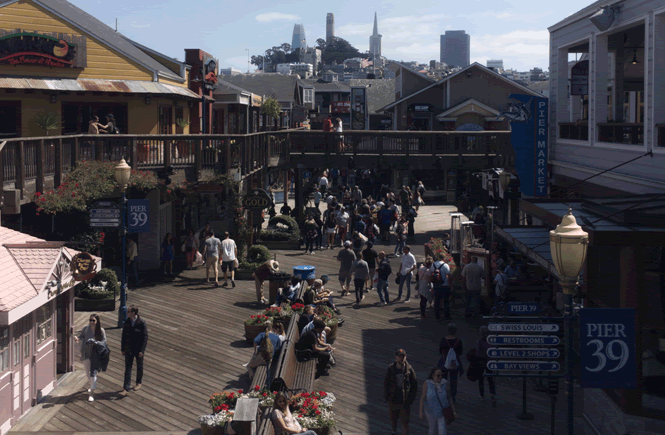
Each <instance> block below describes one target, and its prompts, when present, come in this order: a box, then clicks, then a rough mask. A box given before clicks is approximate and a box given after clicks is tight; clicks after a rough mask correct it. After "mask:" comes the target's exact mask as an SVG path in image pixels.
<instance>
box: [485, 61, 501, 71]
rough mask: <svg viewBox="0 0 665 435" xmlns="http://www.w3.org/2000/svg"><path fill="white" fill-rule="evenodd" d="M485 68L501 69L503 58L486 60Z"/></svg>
mask: <svg viewBox="0 0 665 435" xmlns="http://www.w3.org/2000/svg"><path fill="white" fill-rule="evenodd" d="M487 68H494V69H495V70H497V71H498V70H502V71H503V59H490V60H488V61H487Z"/></svg>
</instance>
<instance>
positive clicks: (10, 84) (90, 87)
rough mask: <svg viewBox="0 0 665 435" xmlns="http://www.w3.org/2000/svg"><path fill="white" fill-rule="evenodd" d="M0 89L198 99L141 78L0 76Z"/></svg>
mask: <svg viewBox="0 0 665 435" xmlns="http://www.w3.org/2000/svg"><path fill="white" fill-rule="evenodd" d="M0 89H23V90H40V91H55V92H59V91H60V92H113V93H121V94H142V95H146V94H148V95H171V96H180V97H185V98H195V99H197V100H198V99H200V98H201V97H200V96H199V95H198V94H196V93H194V92H192V91H191V90H189V89H187V88H183V87H180V86H173V85H168V84H166V83H159V82H147V81H141V80H101V79H78V80H74V79H35V78H20V77H16V78H6V77H5V78H0Z"/></svg>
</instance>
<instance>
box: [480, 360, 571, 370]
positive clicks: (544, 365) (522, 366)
mask: <svg viewBox="0 0 665 435" xmlns="http://www.w3.org/2000/svg"><path fill="white" fill-rule="evenodd" d="M487 368H488V369H489V370H498V371H535V372H558V371H559V370H560V369H561V366H560V365H559V363H558V362H548V361H488V362H487Z"/></svg>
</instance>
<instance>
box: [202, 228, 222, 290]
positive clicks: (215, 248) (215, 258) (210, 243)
mask: <svg viewBox="0 0 665 435" xmlns="http://www.w3.org/2000/svg"><path fill="white" fill-rule="evenodd" d="M221 245H222V242H221V241H220V240H219V239H218V238H217V237H215V232H214V231H213V230H210V231H208V234H206V240H205V246H204V248H203V257H204V258H205V259H206V282H210V268H211V267H212V268H213V269H214V270H215V287H219V247H220V246H221Z"/></svg>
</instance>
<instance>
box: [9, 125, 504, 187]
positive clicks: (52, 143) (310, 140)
mask: <svg viewBox="0 0 665 435" xmlns="http://www.w3.org/2000/svg"><path fill="white" fill-rule="evenodd" d="M509 145H510V132H507V131H491V132H489V131H486V132H397V131H395V132H385V131H350V132H344V133H343V134H341V135H340V134H337V133H324V132H321V131H308V130H283V131H276V132H264V133H254V134H246V135H71V136H53V137H48V136H47V137H37V138H16V139H7V140H6V142H5V146H4V148H3V149H2V151H1V152H0V186H4V183H14V188H16V189H18V190H21V192H22V195H23V192H24V189H25V187H26V181H32V180H34V188H35V190H36V191H40V192H41V191H43V190H44V184H45V180H46V178H47V177H53V185H54V186H55V187H57V186H59V185H60V184H61V183H62V180H63V178H64V176H65V174H67V173H68V172H69V171H70V169H71V168H72V167H73V166H74V165H75V164H76V162H78V161H82V160H101V161H115V162H117V161H119V160H120V159H121V158H124V159H125V160H127V162H128V163H129V164H130V165H131V166H132V167H134V168H135V169H144V170H145V169H153V170H154V169H158V168H160V167H161V168H163V167H169V166H172V167H173V168H175V169H185V168H193V169H195V171H196V173H197V174H200V172H201V170H202V169H212V170H214V171H216V172H219V173H224V172H228V171H229V170H230V169H232V168H237V169H238V170H239V171H240V174H241V176H246V175H248V174H250V173H252V172H253V171H255V170H257V169H260V168H262V167H265V166H269V165H270V164H271V163H272V164H275V162H277V161H281V162H282V163H284V162H286V161H288V159H290V156H292V155H298V156H302V155H306V154H330V155H353V154H358V155H363V154H368V155H377V156H380V155H386V156H390V155H392V156H409V155H414V156H417V155H421V156H426V155H429V156H433V155H442V156H446V155H449V156H450V155H454V156H464V155H471V156H474V155H478V156H480V155H485V156H488V155H492V156H499V155H501V154H502V153H505V151H506V150H507V149H509ZM274 158H278V159H274ZM31 184H32V183H31ZM49 184H50V183H49Z"/></svg>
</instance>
